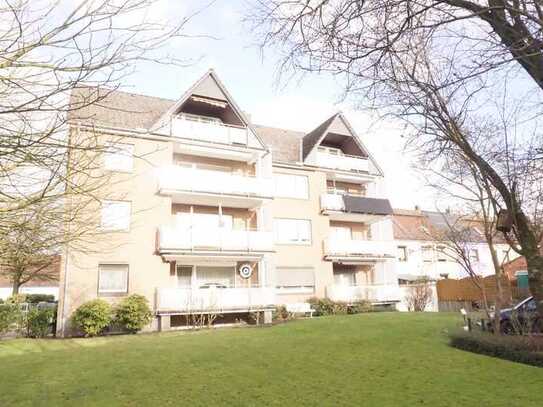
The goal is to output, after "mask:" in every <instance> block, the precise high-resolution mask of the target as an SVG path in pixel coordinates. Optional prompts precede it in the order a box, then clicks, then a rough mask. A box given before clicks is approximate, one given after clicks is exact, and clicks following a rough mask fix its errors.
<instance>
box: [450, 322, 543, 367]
mask: <svg viewBox="0 0 543 407" xmlns="http://www.w3.org/2000/svg"><path fill="white" fill-rule="evenodd" d="M449 341H450V345H451V346H453V347H455V348H458V349H462V350H466V351H469V352H474V353H479V354H482V355H487V356H493V357H497V358H500V359H505V360H510V361H513V362H518V363H524V364H527V365H531V366H538V367H543V338H541V337H535V336H510V335H500V336H497V335H493V334H490V333H484V332H473V331H472V332H466V331H455V332H452V333H450V334H449Z"/></svg>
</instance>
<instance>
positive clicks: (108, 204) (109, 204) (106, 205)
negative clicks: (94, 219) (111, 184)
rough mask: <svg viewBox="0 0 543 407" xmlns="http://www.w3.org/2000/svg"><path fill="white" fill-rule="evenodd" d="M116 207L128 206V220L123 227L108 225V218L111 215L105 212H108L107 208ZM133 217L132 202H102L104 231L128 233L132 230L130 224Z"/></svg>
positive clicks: (101, 215)
mask: <svg viewBox="0 0 543 407" xmlns="http://www.w3.org/2000/svg"><path fill="white" fill-rule="evenodd" d="M114 205H118V206H121V205H126V207H125V208H126V209H127V214H126V215H127V219H126V221H125V222H123V223H122V225H121V226H116V225H114V224H113V225H112V224H111V223H109V224H108V221H107V218H108V217H109V216H111V215H108V214H106V213H105V212H106V211H107V210H108V209H107V208H111V207H113V206H114ZM131 217H132V202H130V201H115V200H104V201H102V206H101V208H100V228H101V229H102V230H104V231H108V232H110V231H122V232H128V231H129V230H130V222H131Z"/></svg>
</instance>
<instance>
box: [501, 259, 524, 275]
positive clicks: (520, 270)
mask: <svg viewBox="0 0 543 407" xmlns="http://www.w3.org/2000/svg"><path fill="white" fill-rule="evenodd" d="M503 271H504V273H505V275H506V276H507V278H508V279H509V281H515V280H516V279H517V277H518V275H519V274H521V275H522V274H527V273H528V265H527V264H526V258H525V257H524V256H519V257H517V258H516V259H513V260H511V261H509V262H507V263H505V264H504V265H503Z"/></svg>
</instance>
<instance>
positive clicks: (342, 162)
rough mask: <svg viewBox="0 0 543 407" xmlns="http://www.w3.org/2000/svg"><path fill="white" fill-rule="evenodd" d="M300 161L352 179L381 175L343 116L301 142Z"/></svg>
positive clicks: (330, 120)
mask: <svg viewBox="0 0 543 407" xmlns="http://www.w3.org/2000/svg"><path fill="white" fill-rule="evenodd" d="M302 159H303V161H304V163H305V164H307V165H313V166H317V167H321V168H324V169H330V170H334V171H341V172H348V173H353V176H358V177H374V176H376V175H377V176H380V175H382V171H381V169H380V167H379V166H378V165H377V163H376V162H375V160H374V159H373V157H372V156H371V155H370V153H369V152H368V150H367V149H366V147H365V146H364V144H363V143H362V141H361V140H360V138H359V137H358V135H357V134H356V132H355V131H354V129H353V128H352V126H351V125H350V124H349V122H348V121H347V119H346V118H345V116H344V115H343V114H342V113H336V114H334V115H333V116H332V117H330V118H329V119H328V120H326V121H324V122H323V123H322V124H320V125H319V126H318V127H317V128H315V129H314V130H313V131H311V132H310V133H308V134H307V135H306V136H305V137H304V138H303V140H302Z"/></svg>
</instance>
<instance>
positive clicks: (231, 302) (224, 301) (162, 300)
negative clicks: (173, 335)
mask: <svg viewBox="0 0 543 407" xmlns="http://www.w3.org/2000/svg"><path fill="white" fill-rule="evenodd" d="M273 304H275V289H273V288H271V287H253V288H216V287H211V288H159V289H157V310H158V311H159V312H160V311H181V312H196V311H217V312H221V311H234V310H253V309H262V308H265V307H270V306H273Z"/></svg>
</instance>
